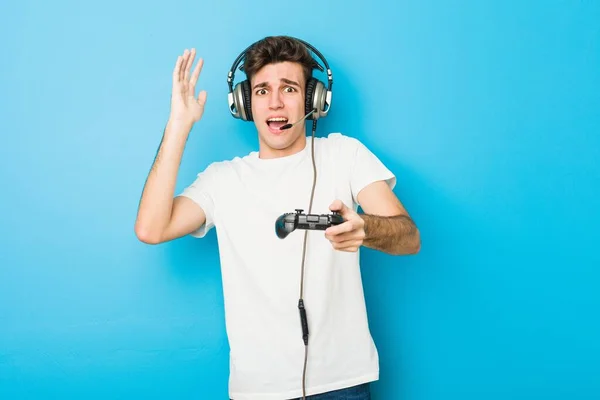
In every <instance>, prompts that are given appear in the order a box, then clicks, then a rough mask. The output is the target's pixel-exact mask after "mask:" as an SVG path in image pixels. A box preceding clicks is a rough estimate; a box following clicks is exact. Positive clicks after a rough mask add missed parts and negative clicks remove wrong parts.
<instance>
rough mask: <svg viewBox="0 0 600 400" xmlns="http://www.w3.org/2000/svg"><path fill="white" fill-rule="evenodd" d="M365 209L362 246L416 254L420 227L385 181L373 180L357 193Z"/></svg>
mask: <svg viewBox="0 0 600 400" xmlns="http://www.w3.org/2000/svg"><path fill="white" fill-rule="evenodd" d="M357 200H358V203H359V204H360V206H361V208H362V209H363V211H364V214H359V215H360V217H361V218H362V219H363V220H364V221H365V224H364V226H363V229H364V232H365V237H364V239H363V245H364V246H366V247H369V248H372V249H375V250H380V251H383V252H385V253H389V254H395V255H404V254H416V253H418V252H419V250H420V249H421V237H420V233H419V229H418V228H417V226H416V225H415V223H414V221H413V220H412V218H411V217H410V216H409V214H408V212H407V211H406V209H405V208H404V206H403V205H402V203H401V202H400V200H399V199H398V197H397V196H396V195H395V194H394V192H393V191H392V190H391V189H390V187H389V186H388V185H387V183H385V182H384V181H378V182H373V183H371V184H370V185H368V186H366V187H365V188H364V189H362V190H361V191H360V192H359V194H358V196H357Z"/></svg>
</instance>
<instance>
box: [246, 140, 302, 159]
mask: <svg viewBox="0 0 600 400" xmlns="http://www.w3.org/2000/svg"><path fill="white" fill-rule="evenodd" d="M305 147H306V135H300V136H299V137H298V138H297V139H296V141H295V142H293V143H292V144H291V145H290V146H288V147H286V148H285V149H274V148H272V147H269V146H268V145H267V144H266V143H264V142H263V141H262V140H260V141H259V151H258V157H259V158H261V159H271V158H281V157H288V156H291V155H294V154H296V153H299V152H301V151H302V150H304V148H305Z"/></svg>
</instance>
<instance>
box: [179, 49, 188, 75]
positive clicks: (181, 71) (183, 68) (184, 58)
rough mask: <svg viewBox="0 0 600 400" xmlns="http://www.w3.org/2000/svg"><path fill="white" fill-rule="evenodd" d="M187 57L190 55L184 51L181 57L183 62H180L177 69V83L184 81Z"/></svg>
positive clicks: (186, 50)
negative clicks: (179, 66)
mask: <svg viewBox="0 0 600 400" xmlns="http://www.w3.org/2000/svg"><path fill="white" fill-rule="evenodd" d="M189 55H190V53H189V50H188V49H185V50H184V51H183V56H182V58H183V60H182V64H181V68H179V82H183V81H184V80H185V69H186V67H187V61H188V58H189Z"/></svg>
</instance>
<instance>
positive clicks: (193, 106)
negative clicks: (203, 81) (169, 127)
mask: <svg viewBox="0 0 600 400" xmlns="http://www.w3.org/2000/svg"><path fill="white" fill-rule="evenodd" d="M195 56H196V49H191V50H188V49H185V51H184V52H183V55H180V56H179V57H177V62H176V63H175V68H174V69H173V90H172V93H171V115H170V118H169V119H170V121H171V122H172V123H174V124H184V125H193V124H194V123H195V122H198V121H199V120H200V118H202V114H203V113H204V105H205V104H206V91H204V90H202V91H200V93H199V94H198V97H196V96H195V92H196V82H198V77H199V76H200V71H201V70H202V65H203V64H204V60H203V59H202V58H199V59H198V63H197V64H196V67H195V68H194V72H192V74H191V76H190V69H191V68H192V64H193V63H194V58H195Z"/></svg>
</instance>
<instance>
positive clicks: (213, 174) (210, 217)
mask: <svg viewBox="0 0 600 400" xmlns="http://www.w3.org/2000/svg"><path fill="white" fill-rule="evenodd" d="M215 182H218V179H217V167H216V165H215V164H211V165H209V166H208V167H207V168H206V169H205V170H204V171H202V172H200V173H199V174H198V175H197V176H196V179H195V180H194V182H192V183H191V184H190V185H189V186H187V187H186V188H185V189H183V191H182V192H181V193H180V194H179V195H178V196H182V197H187V198H189V199H191V200H192V201H194V202H195V203H196V204H198V205H199V206H200V207H201V208H202V210H203V211H204V214H205V215H206V222H204V224H202V226H201V227H200V228H198V229H197V230H195V231H193V232H191V233H190V235H191V236H193V237H197V238H202V237H204V236H206V234H207V233H208V232H209V231H210V230H211V229H212V228H213V227H214V225H215V222H214V216H215V201H214V198H215V190H216V188H217V186H216V184H215Z"/></svg>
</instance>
